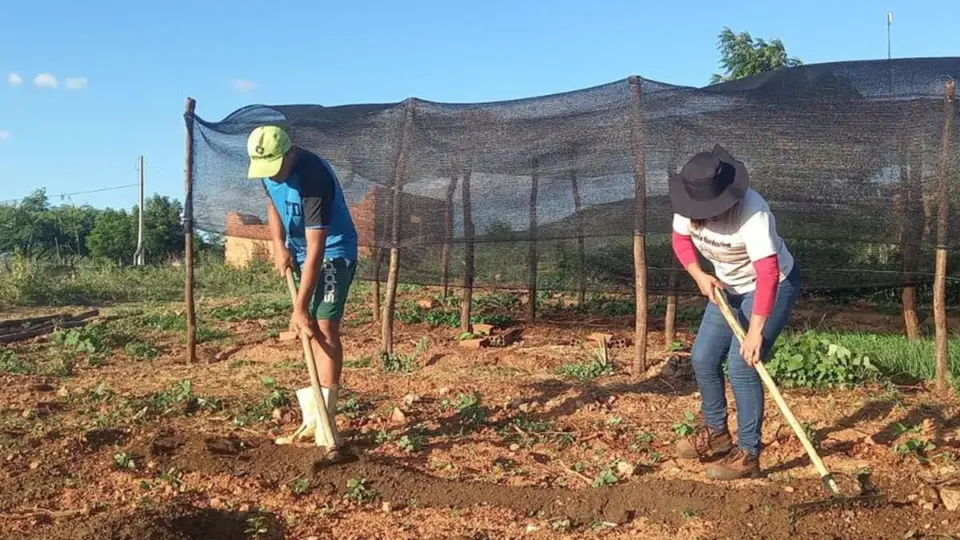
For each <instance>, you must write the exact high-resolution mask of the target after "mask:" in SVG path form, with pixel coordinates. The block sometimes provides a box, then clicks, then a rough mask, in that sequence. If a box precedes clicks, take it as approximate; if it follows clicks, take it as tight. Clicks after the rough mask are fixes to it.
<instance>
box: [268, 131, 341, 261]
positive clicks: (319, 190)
mask: <svg viewBox="0 0 960 540" xmlns="http://www.w3.org/2000/svg"><path fill="white" fill-rule="evenodd" d="M298 152H299V157H298V158H297V163H296V165H294V167H293V170H292V171H290V176H288V177H287V179H286V180H285V181H283V182H274V181H273V180H271V179H269V178H264V179H263V180H262V181H263V187H264V189H266V191H267V195H269V196H270V199H271V200H272V201H273V205H274V207H276V209H277V213H279V214H280V221H281V222H282V223H283V228H284V230H285V231H286V233H287V234H286V236H287V249H289V250H290V254H291V256H292V257H293V258H294V260H295V261H296V263H297V266H300V265H302V264H303V261H304V260H306V258H307V238H306V229H327V243H326V248H325V250H324V254H323V258H324V259H338V258H341V259H348V260H351V261H356V260H357V230H356V228H355V227H354V225H353V219H352V218H351V217H350V208H349V207H348V206H347V201H346V199H345V198H344V196H343V189H341V187H340V182H339V181H338V180H337V175H336V173H334V172H333V168H332V167H331V166H330V164H329V163H327V161H326V160H324V159H322V158H320V157H318V156H317V155H316V154H313V153H311V152H309V151H307V150H304V149H302V148H298Z"/></svg>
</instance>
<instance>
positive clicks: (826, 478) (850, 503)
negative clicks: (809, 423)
mask: <svg viewBox="0 0 960 540" xmlns="http://www.w3.org/2000/svg"><path fill="white" fill-rule="evenodd" d="M714 292H715V293H714V296H715V298H716V301H717V306H718V307H719V308H720V312H721V313H722V314H723V318H724V319H726V320H727V324H728V325H730V329H731V330H733V333H734V335H736V336H737V341H739V342H740V343H743V340H744V339H745V338H746V332H744V330H743V326H742V325H741V324H740V321H739V320H738V319H737V317H736V315H734V313H733V310H732V309H731V308H730V304H729V303H728V302H727V297H726V294H725V293H724V292H723V291H722V290H720V289H714ZM756 370H757V373H758V374H759V375H760V378H761V379H762V380H763V384H764V385H766V387H767V390H768V391H769V392H770V394H771V395H772V396H773V400H774V401H776V402H777V407H779V408H780V412H781V413H783V416H784V417H785V418H786V419H787V422H788V423H789V424H790V427H791V428H793V432H794V433H795V434H796V435H797V438H798V439H800V443H801V444H803V448H804V450H806V451H807V455H808V456H810V461H812V462H813V465H814V466H815V467H816V468H817V472H818V473H820V480H821V481H822V482H823V485H824V486H825V487H826V488H827V491H828V492H829V493H830V497H829V498H827V499H823V500H819V501H811V502H805V503H799V504H793V505H790V506H788V507H787V520H788V522H789V524H790V529H791V532H793V529H794V527H795V525H796V519H797V518H799V517H801V516H803V515H806V514H809V513H812V512H815V511H818V510H822V509H825V508H836V507H840V508H864V507H876V506H879V505H881V504H883V503H884V502H885V501H886V496H885V495H883V494H882V493H880V492H879V491H878V490H877V489H876V488H875V487H873V486H871V485H870V483H869V480H868V479H867V476H866V474H863V475H860V476H859V478H858V481H859V484H860V494H859V495H857V496H853V497H846V496H844V495H843V494H842V493H841V492H840V488H839V487H837V482H836V481H835V480H834V479H833V475H832V474H831V473H830V472H829V471H827V468H826V467H825V466H824V465H823V461H822V460H821V459H820V456H819V455H818V454H817V451H816V450H815V449H814V448H813V445H812V444H811V443H810V439H809V438H808V437H807V434H806V432H805V431H804V430H803V427H802V426H801V425H800V423H799V422H797V419H796V417H794V416H793V413H792V412H790V408H789V407H787V403H786V402H785V401H784V400H783V396H782V395H781V394H780V391H779V390H778V389H777V385H776V384H774V382H773V379H772V378H771V377H770V374H769V373H768V372H767V368H766V367H764V365H763V364H762V363H758V364H757V365H756Z"/></svg>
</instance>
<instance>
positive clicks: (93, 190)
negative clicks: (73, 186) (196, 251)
mask: <svg viewBox="0 0 960 540" xmlns="http://www.w3.org/2000/svg"><path fill="white" fill-rule="evenodd" d="M138 185H139V184H124V185H122V186H113V187H105V188H100V189H91V190H88V191H76V192H73V193H53V194H48V195H47V198H48V199H50V198H53V197H60V198H61V199H64V198H66V197H72V196H74V195H86V194H88V193H100V192H102V191H113V190H117V189H127V188H132V187H137V186H138ZM26 198H27V197H21V198H19V199H9V200H6V201H0V204H10V203H15V202H20V201H22V200H24V199H26Z"/></svg>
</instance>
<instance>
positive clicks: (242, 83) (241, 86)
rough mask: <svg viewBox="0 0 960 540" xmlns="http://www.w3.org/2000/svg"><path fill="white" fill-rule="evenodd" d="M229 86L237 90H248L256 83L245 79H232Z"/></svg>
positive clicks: (254, 86)
mask: <svg viewBox="0 0 960 540" xmlns="http://www.w3.org/2000/svg"><path fill="white" fill-rule="evenodd" d="M230 86H232V87H233V89H234V90H236V91H237V92H250V91H251V90H253V89H254V88H256V87H257V83H255V82H253V81H248V80H246V79H234V80H233V82H231V83H230Z"/></svg>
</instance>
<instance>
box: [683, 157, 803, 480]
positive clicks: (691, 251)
mask: <svg viewBox="0 0 960 540" xmlns="http://www.w3.org/2000/svg"><path fill="white" fill-rule="evenodd" d="M669 183H670V199H671V202H672V204H673V211H674V217H673V250H674V253H675V254H676V256H677V258H678V259H679V260H680V263H681V264H682V265H683V267H684V268H685V269H686V271H687V272H688V273H689V274H690V276H691V277H692V278H693V279H694V281H696V283H697V286H698V287H699V288H700V292H701V293H703V295H704V296H706V297H707V298H709V299H710V302H709V303H708V304H707V308H706V311H705V312H704V314H703V320H702V321H701V323H700V329H699V331H698V333H697V337H696V340H695V341H694V344H693V351H692V353H691V363H692V364H693V369H694V372H695V373H696V378H697V385H698V386H699V387H700V395H701V397H702V401H703V403H702V405H701V412H702V415H703V422H702V423H703V425H701V426H699V427H698V428H697V431H696V433H694V435H692V436H691V437H688V438H685V439H683V440H681V441H679V442H678V443H677V454H678V455H679V457H681V458H685V459H712V458H720V459H718V460H716V461H714V462H713V463H711V464H710V465H708V466H707V475H708V476H709V477H711V478H714V479H717V480H733V479H737V478H743V477H757V476H759V475H760V461H759V458H760V450H761V428H762V425H763V405H764V403H763V399H764V391H763V383H762V381H761V380H760V377H759V375H758V374H757V372H756V370H755V369H753V366H754V365H755V364H756V363H757V362H761V361H763V360H765V359H766V358H767V357H768V355H769V353H770V350H771V348H772V346H773V344H774V342H775V341H776V340H777V336H779V335H780V332H781V331H782V330H783V328H784V326H786V324H787V321H788V320H789V319H790V315H791V312H792V311H793V306H794V303H795V302H796V299H797V294H798V292H799V289H800V276H799V272H798V271H797V269H796V265H795V264H794V259H793V255H791V253H790V251H789V250H788V249H787V245H786V244H785V243H784V241H783V239H782V238H780V236H779V234H778V233H777V222H776V219H775V218H774V216H773V213H771V211H770V207H769V206H768V205H767V202H766V201H765V200H764V199H763V197H762V196H760V194H759V193H757V192H756V191H754V190H753V189H750V186H749V179H748V176H747V169H746V167H744V165H743V163H741V162H739V161H737V160H735V159H734V158H733V157H732V156H731V155H730V154H729V153H728V152H727V151H726V150H725V149H723V148H722V147H721V146H720V145H716V146H714V148H713V150H712V151H709V152H700V153H698V154H696V155H694V156H693V157H692V158H690V161H688V162H687V164H686V165H684V167H683V169H682V170H681V171H680V173H679V174H676V175H674V176H673V177H672V178H670V182H669ZM697 251H699V252H700V253H701V254H702V255H703V256H704V258H706V259H707V260H708V261H709V262H710V263H711V264H712V265H713V268H714V271H715V273H716V275H715V276H714V275H710V274H708V273H706V272H705V271H704V270H703V269H702V268H700V263H699V262H698V259H697ZM717 287H720V288H722V289H724V290H725V291H726V292H727V297H728V299H729V302H730V305H731V307H732V308H733V309H734V311H735V313H736V314H737V316H738V317H739V318H740V320H741V323H742V324H744V326H746V327H747V328H748V330H747V337H746V339H745V340H744V342H743V344H742V345H741V344H739V342H738V341H737V339H736V338H735V337H734V335H733V331H732V330H731V329H730V327H729V326H728V325H727V322H726V320H725V319H724V318H723V315H722V314H721V313H720V310H719V308H718V307H717V305H716V304H715V302H714V301H713V290H714V289H715V288H717ZM724 359H726V360H727V368H728V370H727V371H728V373H729V377H730V384H731V386H732V387H733V396H734V399H735V400H736V404H737V444H736V446H734V443H733V438H732V437H731V435H730V431H729V429H728V427H727V399H726V393H725V381H724V374H723V367H722V366H723V361H724Z"/></svg>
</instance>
